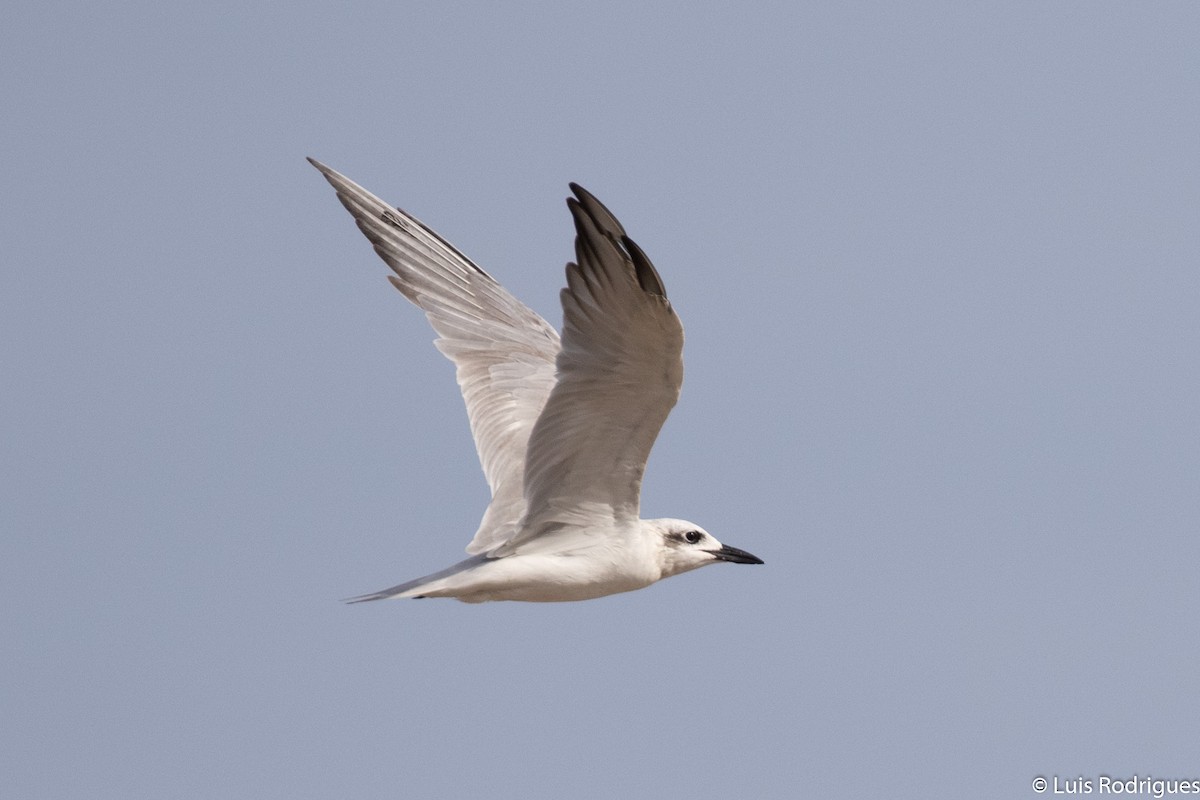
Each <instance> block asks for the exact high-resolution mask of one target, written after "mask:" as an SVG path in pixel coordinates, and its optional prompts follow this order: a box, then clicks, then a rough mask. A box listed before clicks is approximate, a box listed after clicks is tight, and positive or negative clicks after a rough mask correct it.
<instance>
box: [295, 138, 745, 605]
mask: <svg viewBox="0 0 1200 800" xmlns="http://www.w3.org/2000/svg"><path fill="white" fill-rule="evenodd" d="M309 162H311V163H312V165H313V166H314V167H316V168H317V169H318V170H320V171H321V174H323V175H324V176H325V178H326V180H328V181H329V183H330V184H332V185H333V188H334V189H335V190H336V191H337V196H338V199H339V200H341V201H342V205H344V206H345V207H346V209H347V210H348V211H349V212H350V214H351V215H352V216H353V217H354V219H355V221H356V222H357V223H358V227H359V229H360V230H361V231H362V232H363V234H364V235H366V237H367V239H369V240H370V242H371V244H373V245H374V246H375V252H376V253H378V254H379V256H380V258H382V259H383V260H384V261H385V262H386V263H387V265H388V266H389V267H391V268H392V271H393V272H394V273H395V275H390V276H388V278H389V280H390V281H391V282H392V285H394V286H395V287H396V288H397V289H399V290H400V292H401V293H402V294H403V295H404V296H405V297H407V298H408V299H409V300H411V301H412V302H413V303H414V304H416V305H417V306H418V307H420V308H421V310H422V311H424V312H425V316H426V317H427V318H428V319H429V322H430V323H431V324H432V325H433V329H434V330H435V331H436V332H437V334H438V339H437V340H436V341H435V345H436V346H437V348H438V349H439V350H441V351H442V353H443V354H444V355H445V356H446V357H447V358H449V359H450V360H451V361H452V362H454V366H455V368H456V371H457V377H458V385H459V387H460V388H461V389H462V394H463V399H464V400H465V401H466V405H467V416H468V417H469V418H470V423H471V433H472V434H473V435H474V437H475V447H476V449H477V450H478V452H479V461H480V463H481V464H482V465H483V472H484V475H485V476H486V478H487V482H488V486H489V487H491V491H492V501H491V503H490V504H489V505H488V507H487V510H486V511H485V512H484V514H483V519H482V520H481V521H480V523H479V529H478V530H477V531H476V532H475V538H473V539H472V540H471V543H470V544H469V545H468V546H467V553H469V554H470V557H469V558H467V559H466V560H464V561H460V562H459V563H457V564H455V565H453V566H451V567H447V568H446V569H444V570H442V571H440V572H435V573H433V574H430V575H426V576H424V577H422V578H417V579H416V580H411V581H408V582H407V583H401V584H399V585H398V586H393V587H391V588H390V589H383V590H381V591H378V592H372V593H371V594H365V595H362V596H360V597H354V598H350V600H349V602H363V601H366V600H383V599H385V598H392V597H455V598H458V599H459V600H462V601H464V602H467V603H482V602H486V601H489V600H524V601H530V602H562V601H569V600H589V599H592V598H596V597H603V596H605V595H610V594H616V593H618V592H628V591H632V590H634V589H641V588H643V587H646V586H649V585H650V584H652V583H654V582H655V581H659V580H661V579H663V578H669V577H671V576H672V575H678V574H680V573H682V572H687V571H689V570H693V569H696V568H698V567H703V566H706V565H708V564H717V563H721V562H732V563H734V564H761V563H763V562H762V560H761V559H759V558H758V557H756V556H753V555H751V554H750V553H747V552H746V551H744V550H739V549H737V548H736V547H730V546H729V545H723V544H721V543H720V542H719V541H717V540H716V538H714V537H713V535H712V534H710V533H708V531H706V530H704V529H703V528H701V527H700V526H699V525H696V524H695V523H692V522H687V521H685V520H681V519H641V518H640V516H639V508H640V494H641V486H642V473H643V472H644V471H645V468H646V459H647V458H649V456H650V448H651V447H652V446H653V445H654V440H655V438H656V437H657V436H658V432H659V429H661V428H662V425H663V422H665V421H666V419H667V414H669V413H670V411H671V408H672V407H673V406H674V405H675V401H676V400H677V399H678V397H679V387H680V386H681V385H682V382H683V326H682V325H681V324H680V322H679V317H678V316H676V315H675V311H674V309H672V308H671V303H670V302H669V301H668V300H667V292H666V289H665V288H663V282H662V279H661V278H660V277H659V275H658V272H657V271H656V270H655V269H654V266H653V265H652V264H651V263H650V260H649V259H648V258H647V257H646V254H645V253H643V252H642V250H641V248H640V247H638V246H637V245H636V244H635V243H634V242H633V240H632V239H630V238H629V237H628V236H627V235H626V234H625V229H624V228H623V227H621V223H619V222H618V221H617V219H616V217H614V216H613V215H612V213H611V212H610V211H609V210H608V209H607V208H605V207H604V205H603V204H602V203H601V202H600V201H599V200H597V199H596V198H595V197H593V196H592V195H591V194H590V193H588V192H587V191H586V190H585V189H583V188H582V187H580V186H577V185H575V184H571V191H572V193H573V194H574V197H571V198H568V199H567V207H568V208H569V209H570V211H571V217H572V218H573V219H574V221H575V261H574V262H572V263H569V264H567V286H566V288H565V289H563V290H562V292H561V300H562V307H563V330H562V336H561V337H560V336H559V334H558V333H556V332H555V330H554V328H553V327H551V326H550V325H549V323H547V322H546V321H545V320H544V319H542V318H541V317H540V316H538V315H537V314H535V313H534V312H533V311H532V310H530V309H529V308H528V307H527V306H525V305H524V304H523V303H521V302H520V301H519V300H517V299H516V298H515V297H513V296H512V295H511V294H509V292H508V291H507V290H506V289H505V288H504V287H503V286H501V285H500V284H499V283H497V282H496V281H495V279H493V278H492V276H490V275H488V274H487V273H486V272H484V271H483V270H482V269H480V268H479V267H477V266H475V264H474V263H473V262H472V261H471V260H470V259H468V258H467V257H466V256H464V255H463V254H462V253H460V252H459V251H458V249H457V248H455V247H454V246H453V245H452V244H450V243H449V242H447V241H446V240H445V239H443V238H442V237H441V236H439V235H438V234H437V233H435V232H434V231H433V230H432V229H430V228H429V227H428V226H426V225H424V224H423V223H422V222H420V221H419V220H417V219H416V218H415V217H413V216H412V215H411V214H408V213H406V212H404V211H402V210H400V209H397V208H392V207H391V206H389V205H387V204H386V203H384V202H383V201H382V200H380V199H379V198H377V197H376V196H375V195H373V194H371V193H370V192H368V191H366V190H365V189H363V188H362V187H361V186H359V185H358V184H356V183H354V182H353V181H351V180H349V179H348V178H346V177H345V176H343V175H341V174H339V173H337V172H335V171H334V170H332V169H330V168H329V167H327V166H325V165H324V164H321V163H320V162H318V161H315V160H313V159H311V158H310V159H309Z"/></svg>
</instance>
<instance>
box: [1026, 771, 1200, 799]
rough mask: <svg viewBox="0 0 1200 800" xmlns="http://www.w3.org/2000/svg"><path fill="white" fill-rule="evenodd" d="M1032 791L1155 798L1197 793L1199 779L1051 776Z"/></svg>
mask: <svg viewBox="0 0 1200 800" xmlns="http://www.w3.org/2000/svg"><path fill="white" fill-rule="evenodd" d="M1033 788H1034V790H1036V791H1037V792H1038V793H1039V794H1041V793H1042V792H1045V791H1046V789H1050V793H1051V794H1056V795H1066V794H1092V793H1095V794H1122V795H1132V796H1135V797H1136V796H1138V795H1141V796H1143V797H1154V798H1156V799H1157V800H1161V798H1164V797H1168V796H1171V795H1188V794H1194V795H1200V779H1195V780H1181V779H1177V778H1153V777H1151V776H1149V775H1147V776H1145V777H1139V776H1137V775H1134V776H1132V777H1129V778H1113V777H1111V776H1108V775H1101V776H1100V777H1098V778H1084V777H1083V776H1080V777H1078V778H1060V777H1059V776H1057V775H1055V776H1054V777H1053V778H1051V780H1050V782H1049V786H1047V782H1046V781H1045V780H1044V779H1042V780H1040V781H1038V780H1035V781H1034V786H1033Z"/></svg>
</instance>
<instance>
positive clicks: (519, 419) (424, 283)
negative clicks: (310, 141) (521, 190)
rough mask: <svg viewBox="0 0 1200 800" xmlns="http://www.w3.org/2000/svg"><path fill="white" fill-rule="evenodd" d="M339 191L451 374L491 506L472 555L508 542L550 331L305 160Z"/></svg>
mask: <svg viewBox="0 0 1200 800" xmlns="http://www.w3.org/2000/svg"><path fill="white" fill-rule="evenodd" d="M309 161H310V162H311V163H312V165H313V166H314V167H316V168H317V169H319V170H320V171H321V173H322V174H323V175H324V176H325V178H326V180H328V181H329V183H331V184H332V185H333V188H334V189H336V190H337V196H338V199H339V200H341V201H342V205H344V206H345V207H346V209H347V210H348V211H349V212H350V213H351V214H352V215H353V216H354V219H355V221H356V222H357V223H358V227H359V229H360V230H361V231H362V232H363V234H365V235H366V237H367V239H369V240H370V241H371V244H373V245H374V246H375V252H376V253H378V254H379V256H380V258H382V259H383V260H384V261H385V262H387V265H388V266H389V267H391V268H392V270H393V271H394V272H395V273H396V274H395V276H389V280H391V282H392V284H393V285H394V286H395V287H396V288H397V289H399V290H400V291H401V293H403V294H404V296H405V297H407V298H408V299H409V300H411V301H412V302H413V303H415V304H416V305H418V306H419V307H420V308H421V309H422V310H423V311H424V312H425V316H426V317H428V318H429V322H430V323H431V324H432V325H433V329H434V330H435V331H437V334H438V337H439V338H438V339H437V340H436V342H435V344H436V345H437V348H438V349H439V350H441V351H442V353H443V354H445V356H446V357H447V358H449V359H450V360H451V361H453V362H454V365H455V367H456V368H457V377H458V385H459V387H460V388H461V389H462V393H463V399H464V400H465V401H466V405H467V416H468V417H470V421H471V433H472V435H473V436H474V437H475V447H476V449H477V450H478V451H479V461H480V463H481V464H482V465H483V473H484V475H485V476H486V478H487V482H488V486H490V487H491V490H492V502H491V504H490V505H489V506H488V509H487V511H486V512H485V513H484V515H483V520H482V521H481V522H480V524H479V530H478V531H477V532H476V533H475V538H474V539H472V540H471V543H470V545H468V546H467V552H469V553H473V554H474V553H483V552H487V551H489V550H493V549H495V548H496V547H498V546H499V545H501V544H503V543H504V542H505V541H507V540H508V539H509V538H510V537H511V536H512V534H513V532H514V531H515V530H516V525H517V523H518V521H519V520H520V519H521V517H522V515H523V514H524V511H525V492H524V484H523V481H524V470H525V453H526V449H527V443H528V441H529V436H530V432H531V431H532V430H533V426H534V422H535V421H536V420H537V418H538V415H539V414H540V413H541V410H542V407H543V406H544V405H545V404H546V398H547V397H548V396H549V395H550V390H551V388H552V387H553V386H554V370H555V357H556V356H557V355H558V351H559V340H558V334H557V333H556V332H555V331H554V328H552V327H550V325H549V324H548V323H547V322H546V321H545V320H544V319H542V318H541V317H539V316H538V315H537V314H535V313H534V312H533V311H531V310H530V309H529V308H528V307H527V306H525V305H524V304H523V303H521V302H520V301H519V300H517V299H516V298H515V297H513V296H512V295H511V294H509V292H508V291H507V290H506V289H505V288H504V287H503V286H501V285H500V284H499V283H497V282H496V281H495V279H493V278H492V276H490V275H488V274H487V273H486V272H484V271H483V270H482V269H480V268H479V267H477V266H475V264H474V263H472V262H471V260H470V259H468V258H467V257H466V256H464V255H463V254H462V253H460V252H459V251H458V250H457V249H456V248H455V247H454V246H453V245H451V244H450V243H449V242H447V241H446V240H445V239H443V238H442V237H441V236H439V235H438V234H437V233H435V232H434V231H433V230H431V229H430V228H429V227H427V226H426V225H424V224H423V223H422V222H421V221H420V220H418V219H416V218H415V217H413V216H412V215H411V214H408V213H406V212H404V211H402V210H400V209H396V208H392V207H390V206H388V205H387V204H386V203H384V202H383V201H382V200H380V199H379V198H378V197H376V196H375V195H373V194H371V193H370V192H368V191H367V190H365V189H363V188H362V187H361V186H359V185H358V184H356V183H354V182H353V181H351V180H350V179H348V178H346V177H345V176H344V175H341V174H339V173H337V172H335V171H334V170H332V169H330V168H329V167H326V166H325V165H324V164H321V163H319V162H317V161H314V160H313V159H311V158H310V159H309Z"/></svg>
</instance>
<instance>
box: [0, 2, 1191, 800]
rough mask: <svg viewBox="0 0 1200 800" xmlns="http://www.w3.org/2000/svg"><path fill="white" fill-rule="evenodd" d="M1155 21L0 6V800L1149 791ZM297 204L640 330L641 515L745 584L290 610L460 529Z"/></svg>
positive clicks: (678, 10)
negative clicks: (594, 243)
mask: <svg viewBox="0 0 1200 800" xmlns="http://www.w3.org/2000/svg"><path fill="white" fill-rule="evenodd" d="M1198 33H1200V5H1197V4H1195V3H1153V4H1150V3H1123V4H1116V3H1091V2H1089V3H1045V2H1037V3H1002V4H968V3H958V2H946V3H906V4H897V3H821V4H803V3H795V2H789V3H761V4H746V3H711V2H700V3H682V2H680V3H661V2H645V0H642V1H640V2H627V3H607V4H606V3H585V4H575V3H561V2H542V3H480V2H476V3H465V4H464V3H453V2H448V3H405V2H348V3H338V4H332V3H331V4H312V3H310V4H292V5H287V4H263V3H249V4H247V3H244V2H239V3H226V2H220V1H219V0H218V1H217V2H205V3H190V4H175V3H150V2H130V3H112V4H94V3H71V2H66V3H41V2H36V3H35V2H27V1H25V0H18V1H17V2H13V3H9V4H8V6H7V7H6V9H5V10H4V12H3V21H2V23H0V64H2V69H0V107H2V108H3V112H2V115H0V116H2V119H0V136H2V137H3V138H2V145H3V150H2V152H3V155H4V161H3V168H2V172H3V178H4V179H3V188H4V196H5V203H4V213H3V214H0V244H2V253H3V263H2V264H0V378H2V381H0V453H2V455H0V530H2V534H3V535H2V539H0V638H2V640H3V642H4V657H3V680H2V681H0V714H2V716H3V719H4V722H3V724H2V725H0V794H2V795H3V796H4V797H6V798H8V797H11V798H29V799H34V798H55V799H56V800H60V799H61V798H89V800H95V799H97V798H105V799H107V798H164V797H181V798H190V797H196V798H200V797H204V798H259V797H287V798H334V797H376V798H378V797H496V798H510V797H511V798H515V797H522V798H543V797H544V798H561V797H573V798H613V797H634V798H640V797H655V798H658V797H663V798H666V797H687V798H692V799H694V800H695V799H699V798H728V797H756V798H758V797H761V798H794V797H822V798H830V797H832V798H842V797H844V798H858V797H864V796H877V797H923V798H929V797H938V798H941V797H944V798H962V797H972V798H1020V797H1034V796H1036V795H1035V794H1034V791H1033V789H1032V788H1031V781H1032V780H1033V778H1034V777H1035V776H1038V775H1044V776H1047V777H1048V778H1050V777H1053V776H1055V775H1057V776H1059V778H1060V780H1061V779H1066V778H1076V777H1083V778H1088V779H1093V780H1094V779H1096V778H1098V776H1100V775H1111V776H1119V777H1128V776H1131V775H1134V774H1136V775H1139V776H1143V777H1144V776H1145V775H1147V774H1149V775H1152V776H1156V777H1181V778H1200V759H1198V757H1197V752H1198V750H1197V742H1200V634H1198V633H1197V623H1196V618H1197V612H1198V611H1200V535H1198V534H1200V418H1198V414H1197V401H1198V397H1200V313H1198V309H1200V100H1198V98H1200V48H1198V47H1197V41H1198V39H1197V36H1198ZM305 156H314V157H317V158H319V159H321V160H323V161H325V162H326V163H328V164H329V165H331V166H333V167H334V168H336V169H338V170H340V171H342V172H344V173H346V174H347V175H348V176H350V177H351V178H353V179H355V180H356V181H358V182H360V183H362V184H363V185H364V186H366V187H367V188H368V189H370V190H372V191H374V192H375V193H376V194H379V195H380V196H382V197H383V198H385V199H386V200H388V201H389V202H392V203H395V204H397V205H402V206H404V207H405V208H406V209H408V210H410V211H412V212H413V213H415V214H416V215H417V216H419V217H420V218H422V219H423V220H425V221H426V222H427V223H429V224H431V225H432V226H434V227H435V228H436V229H437V230H438V231H439V232H441V233H442V234H443V235H444V236H446V237H447V238H448V239H450V240H451V241H452V242H454V243H455V244H457V245H458V246H459V247H460V248H461V249H462V250H463V251H464V252H466V253H468V254H469V255H470V256H471V257H472V258H474V259H475V260H476V261H478V262H479V263H480V264H481V265H482V266H483V267H484V268H485V269H487V270H489V271H490V272H491V273H492V274H493V275H495V276H496V277H497V278H498V279H499V280H501V282H503V283H504V284H505V285H506V286H508V287H509V288H510V289H511V290H512V291H513V292H514V293H515V294H516V295H517V296H518V297H520V298H522V299H523V300H525V301H526V302H527V303H529V304H530V305H531V306H532V307H533V308H534V309H535V310H537V311H539V312H540V313H542V314H543V315H544V316H545V317H546V318H547V319H549V320H551V321H552V322H553V323H554V324H555V325H556V326H557V325H558V323H559V321H560V316H561V315H560V310H559V307H558V302H557V292H558V289H559V287H560V286H561V284H562V281H563V272H562V267H563V264H564V263H565V262H566V261H567V260H569V259H570V258H571V257H572V252H573V251H572V236H573V233H572V228H571V223H570V217H569V215H568V213H567V210H566V208H565V206H564V204H563V198H564V197H565V196H566V194H567V182H568V181H572V180H574V181H578V182H580V183H582V184H583V185H584V186H586V187H588V188H589V189H590V190H591V191H593V192H594V193H596V194H597V195H598V196H599V197H600V198H601V199H602V200H603V201H604V202H605V203H606V204H608V205H609V206H610V207H611V208H612V209H613V211H614V212H615V213H616V214H617V215H618V216H619V217H620V218H621V220H622V221H623V222H624V223H625V226H626V228H628V230H629V231H630V233H631V235H632V236H633V237H634V238H635V239H636V240H637V241H638V242H639V244H641V245H642V247H643V248H644V249H645V250H646V252H647V253H648V254H649V255H650V257H651V258H652V259H653V260H654V262H655V263H656V265H657V266H658V268H659V271H660V272H661V274H662V275H663V278H664V280H665V281H666V284H667V287H668V290H669V292H670V295H671V298H672V300H673V302H674V304H675V306H676V308H677V309H678V311H679V313H680V315H681V317H682V318H683V321H684V325H685V327H686V329H687V335H688V339H687V347H686V352H685V357H686V364H687V378H686V382H685V386H684V392H683V397H682V399H681V402H680V404H679V406H678V407H677V408H676V411H675V413H674V414H673V415H672V417H671V418H670V420H669V421H668V422H667V425H666V427H665V429H664V431H663V434H662V437H661V438H660V440H659V443H658V446H657V447H656V449H655V451H654V455H653V457H652V459H651V462H650V465H649V470H648V472H647V479H646V485H645V492H644V497H643V512H644V514H645V515H646V516H682V517H686V518H689V519H693V520H695V521H697V522H699V523H700V524H702V525H704V526H705V527H706V528H708V529H709V530H711V531H712V532H713V533H714V534H715V535H716V536H718V537H719V538H721V539H722V540H723V541H726V542H728V543H730V544H733V545H735V546H738V547H742V548H745V549H747V550H750V551H751V552H753V553H755V554H757V555H759V556H761V557H762V558H764V559H765V560H766V562H767V563H766V565H765V566H762V567H734V566H728V567H725V566H721V567H712V568H708V569H705V570H702V571H700V572H696V573H691V574H688V575H684V576H682V577H678V578H675V579H672V580H669V581H666V582H664V583H662V584H659V585H656V586H653V587H651V588H649V589H646V590H643V591H640V592H635V593H631V594H626V595H619V596H615V597H610V598H605V599H602V600H598V601H592V602H587V603H575V604H562V605H525V604H503V603H500V604H489V605H483V606H468V605H463V604H460V603H456V602H452V601H435V600H429V601H422V602H411V601H407V602H402V601H394V602H387V603H377V604H370V605H366V606H345V605H342V604H341V603H339V602H338V599H339V598H342V597H345V596H348V595H352V594H357V593H361V592H366V591H371V590H375V589H379V588H382V587H384V586H388V585H391V584H393V583H397V582H399V581H401V580H405V579H408V578H412V577H415V576H417V575H420V574H423V573H425V572H428V571H431V570H434V569H439V568H441V567H443V566H445V565H447V564H449V563H451V562H453V561H455V560H457V559H458V558H460V557H461V554H462V548H463V547H464V546H465V545H466V543H467V541H468V540H469V539H470V537H471V535H472V533H473V532H474V530H475V527H476V525H477V523H478V520H479V515H480V514H481V513H482V511H483V508H484V507H485V504H486V501H487V488H486V485H485V484H484V482H483V478H482V475H481V473H480V470H479V467H478V464H477V461H476V458H475V453H474V448H473V445H472V442H471V439H470V435H469V431H468V428H467V424H466V417H465V414H464V412H463V409H462V403H461V399H460V397H459V395H458V391H457V387H456V386H455V384H454V380H453V370H452V368H451V366H450V364H449V363H448V362H446V361H445V360H444V359H443V358H442V357H441V356H440V355H439V354H438V353H437V352H436V351H435V350H434V348H433V347H432V346H431V345H430V341H431V339H432V336H433V334H432V332H431V331H430V330H429V328H428V325H427V323H426V322H425V320H424V318H423V316H422V315H421V314H420V313H419V312H417V310H416V309H414V308H412V307H411V306H409V305H408V304H407V302H406V301H405V300H404V299H403V298H402V297H401V296H400V295H399V293H397V292H396V291H395V290H393V289H392V288H391V287H389V285H388V284H387V282H386V281H385V280H384V276H385V274H386V272H387V270H386V267H385V266H384V265H383V263H382V262H380V261H379V260H378V259H376V257H375V256H374V254H373V253H372V252H371V250H370V247H369V246H368V244H367V243H366V241H365V240H364V239H363V238H362V236H361V235H360V234H359V232H358V231H357V230H356V229H355V227H354V225H353V222H352V220H351V219H350V217H349V216H348V215H347V214H346V212H345V211H344V210H343V209H342V208H341V206H340V205H339V204H338V202H337V200H336V199H335V197H334V194H333V192H332V190H331V189H330V187H329V186H327V185H326V183H325V182H324V180H322V178H321V176H320V175H319V174H318V173H317V172H316V171H315V170H313V169H312V168H311V167H310V166H309V165H308V164H306V163H305V161H304V157H305Z"/></svg>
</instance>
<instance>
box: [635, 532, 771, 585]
mask: <svg viewBox="0 0 1200 800" xmlns="http://www.w3.org/2000/svg"><path fill="white" fill-rule="evenodd" d="M646 522H647V524H648V526H649V528H650V529H651V530H652V531H653V533H654V535H655V536H657V537H658V539H659V547H658V552H659V564H660V566H661V567H662V576H663V577H664V578H669V577H671V576H672V575H678V574H679V573H681V572H687V571H689V570H693V569H696V568H697V567H703V566H706V565H708V564H718V563H720V562H722V561H728V562H731V563H733V564H761V563H763V560H762V559H761V558H759V557H758V556H754V555H751V554H750V553H747V552H746V551H745V550H739V549H737V548H736V547H730V546H729V545H724V544H721V543H720V542H718V541H717V540H716V538H715V537H714V536H713V535H712V534H711V533H709V532H708V531H706V530H704V528H701V527H700V526H699V525H697V524H696V523H694V522H688V521H687V520H682V519H654V520H647V521H646Z"/></svg>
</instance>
